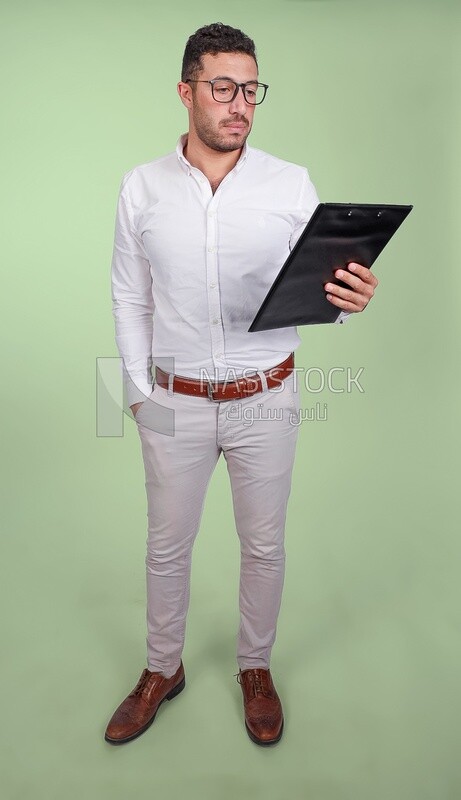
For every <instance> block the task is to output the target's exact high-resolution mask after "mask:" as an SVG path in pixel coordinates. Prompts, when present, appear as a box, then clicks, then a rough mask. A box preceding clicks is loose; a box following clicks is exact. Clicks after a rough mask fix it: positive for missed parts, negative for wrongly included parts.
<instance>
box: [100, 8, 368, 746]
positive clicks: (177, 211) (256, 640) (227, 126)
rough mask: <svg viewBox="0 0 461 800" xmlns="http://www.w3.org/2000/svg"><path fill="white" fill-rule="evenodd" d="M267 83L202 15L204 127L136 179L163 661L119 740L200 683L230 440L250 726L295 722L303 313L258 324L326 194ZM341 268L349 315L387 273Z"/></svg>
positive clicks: (138, 390)
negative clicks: (285, 682) (292, 588)
mask: <svg viewBox="0 0 461 800" xmlns="http://www.w3.org/2000/svg"><path fill="white" fill-rule="evenodd" d="M266 90H267V86H266V85H265V84H262V83H259V82H258V66H257V61H256V53H255V47H254V43H253V41H252V40H251V39H250V38H249V37H248V36H246V35H245V34H244V33H242V32H241V31H239V30H236V29H234V28H231V27H229V26H227V25H223V24H221V23H217V24H213V25H209V26H206V27H204V28H201V29H200V30H198V31H197V32H196V33H195V34H193V35H192V36H191V37H190V38H189V40H188V42H187V45H186V49H185V53H184V59H183V65H182V74H181V81H180V82H179V83H178V93H179V96H180V98H181V101H182V103H183V104H184V106H185V107H186V108H187V111H188V116H189V130H188V133H187V134H185V135H183V136H182V137H181V138H180V140H179V142H178V145H177V148H176V152H175V153H172V154H170V155H168V156H166V157H164V158H159V159H157V160H155V161H153V162H150V163H148V164H144V165H141V166H139V167H135V168H134V169H133V170H131V171H130V172H128V173H127V174H126V175H125V177H124V180H123V182H122V187H121V191H120V197H119V205H118V213H117V223H116V232H115V245H114V254H113V263H112V285H113V301H114V317H115V325H116V341H117V345H118V348H119V352H120V355H121V357H122V359H123V364H124V375H125V380H126V391H127V397H128V404H129V405H130V407H131V410H132V412H133V415H134V416H135V418H136V422H137V427H138V431H139V435H140V439H141V445H142V452H143V459H144V466H145V474H146V490H147V501H148V539H147V557H146V571H147V669H144V670H143V672H142V674H141V677H140V679H139V681H138V683H137V685H136V686H135V688H134V689H133V691H132V692H131V693H130V694H129V695H128V697H127V698H126V699H125V700H124V701H123V702H122V703H121V705H120V706H119V707H118V709H117V710H116V711H115V713H114V715H113V717H112V719H111V720H110V722H109V724H108V726H107V730H106V734H105V739H106V741H108V742H111V743H112V744H121V743H124V742H127V741H130V740H132V739H134V738H135V737H137V736H139V735H140V734H141V733H143V731H145V730H146V729H147V728H148V727H149V725H151V724H152V722H153V720H154V718H155V715H156V712H157V709H158V707H159V705H160V704H161V703H162V702H163V701H164V700H171V699H172V698H173V697H175V696H176V695H177V694H178V693H179V692H181V691H182V689H183V688H184V685H185V678H184V667H183V664H182V661H181V654H182V650H183V645H184V635H185V626H186V614H187V609H188V604H189V578H190V566H191V554H192V547H193V543H194V540H195V537H196V535H197V531H198V528H199V524H200V518H201V513H202V509H203V503H204V498H205V493H206V489H207V485H208V482H209V480H210V478H211V474H212V472H213V469H214V467H215V465H216V463H217V460H218V458H219V456H220V454H221V453H223V455H224V457H225V459H226V462H227V468H228V472H229V476H230V481H231V488H232V497H233V504H234V514H235V522H236V528H237V533H238V535H239V538H240V548H241V565H240V627H239V631H238V641H237V662H238V666H239V672H238V675H237V680H238V682H239V683H240V685H241V687H242V691H243V701H244V716H245V725H246V730H247V732H248V735H249V736H250V738H251V739H252V740H253V741H254V742H255V743H257V744H260V745H271V744H274V743H276V742H278V741H279V739H280V737H281V735H282V731H283V723H284V719H283V712H282V706H281V702H280V698H279V696H278V694H277V692H276V689H275V686H274V683H273V680H272V676H271V672H270V654H271V649H272V645H273V643H274V641H275V634H276V623H277V616H278V613H279V608H280V602H281V595H282V586H283V578H284V568H285V550H284V530H285V516H286V507H287V501H288V496H289V492H290V484H291V472H292V467H293V459H294V454H295V445H296V438H297V431H298V426H297V425H296V424H293V418H294V417H296V414H297V413H298V412H299V397H298V391H297V387H296V385H295V381H294V373H293V351H294V350H295V349H296V347H297V346H298V344H299V342H300V339H299V337H298V335H297V332H296V329H295V328H284V329H279V330H270V331H263V332H258V333H248V327H249V325H250V323H251V321H252V319H253V317H254V315H255V313H256V311H257V309H258V307H259V305H260V303H261V302H262V300H263V298H264V297H265V295H266V293H267V291H268V289H269V287H270V286H271V284H272V282H273V280H274V278H275V276H276V275H277V273H278V271H279V269H280V267H281V265H282V264H283V262H284V261H285V259H286V257H287V256H288V253H289V251H290V249H291V248H292V247H293V245H294V244H295V242H296V241H297V239H298V238H299V236H300V234H301V232H302V230H303V228H304V227H305V225H306V223H307V221H308V219H309V217H310V216H311V214H312V213H313V211H314V209H315V207H316V206H317V204H318V198H317V195H316V192H315V189H314V187H313V185H312V183H311V182H310V180H309V176H308V173H307V171H306V169H304V168H302V167H298V166H296V165H294V164H290V163H287V162H285V161H281V160H279V159H277V158H274V157H273V156H270V155H268V154H266V153H263V152H261V151H259V150H255V149H253V148H250V147H249V146H248V145H247V143H246V140H247V137H248V135H249V133H250V131H251V126H252V121H253V115H254V112H255V107H256V105H258V104H260V103H261V102H262V101H263V100H264V97H265V94H266ZM336 274H337V276H338V277H340V278H341V279H342V281H343V282H344V283H346V284H347V285H348V286H349V287H350V289H346V288H344V287H340V286H336V285H334V284H327V285H326V286H325V290H326V292H327V297H328V299H329V301H330V302H331V303H332V304H333V305H335V306H337V308H338V320H337V321H341V322H342V320H343V318H344V317H345V316H347V315H348V314H349V313H353V312H358V311H362V310H363V309H364V308H365V306H366V305H367V303H368V301H369V300H370V298H371V297H372V295H373V292H374V289H375V287H376V285H377V280H376V278H375V277H374V276H373V274H372V273H371V272H370V271H369V270H368V269H366V268H365V267H363V266H360V265H358V264H355V265H354V264H350V265H349V268H348V270H346V271H340V272H337V273H336ZM152 365H154V366H155V383H154V387H153V390H152V386H151V381H152V373H151V367H152ZM204 376H205V377H204ZM239 378H240V380H239ZM218 522H219V521H218V520H217V523H218ZM223 566H224V565H222V564H217V565H216V568H217V569H223Z"/></svg>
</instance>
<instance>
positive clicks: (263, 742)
mask: <svg viewBox="0 0 461 800" xmlns="http://www.w3.org/2000/svg"><path fill="white" fill-rule="evenodd" d="M283 725H284V720H283V721H282V727H281V728H280V733H279V735H278V736H277V738H276V739H258V737H257V736H255V735H254V733H252V732H251V731H250V729H249V727H248V725H247V724H246V722H245V728H246V731H247V734H248V736H249V737H250V739H251V741H252V742H254V743H255V744H259V745H261V747H270V746H271V745H272V744H277V742H279V741H280V739H281V738H282V733H283Z"/></svg>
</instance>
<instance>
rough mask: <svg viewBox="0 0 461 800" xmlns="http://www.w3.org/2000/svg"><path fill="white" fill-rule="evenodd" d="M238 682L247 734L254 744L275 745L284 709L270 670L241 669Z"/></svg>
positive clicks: (279, 734)
mask: <svg viewBox="0 0 461 800" xmlns="http://www.w3.org/2000/svg"><path fill="white" fill-rule="evenodd" d="M237 681H238V683H239V684H240V686H241V687H242V692H243V706H244V711H245V727H246V729H247V733H248V736H249V737H250V739H251V740H252V741H253V742H256V744H261V745H270V744H276V742H278V741H280V739H281V736H282V732H283V712H282V704H281V702H280V698H279V696H278V694H277V692H276V691H275V686H274V684H273V681H272V676H271V673H270V670H269V669H262V668H260V667H258V668H256V669H244V670H243V672H242V670H240V671H239V672H238V674H237Z"/></svg>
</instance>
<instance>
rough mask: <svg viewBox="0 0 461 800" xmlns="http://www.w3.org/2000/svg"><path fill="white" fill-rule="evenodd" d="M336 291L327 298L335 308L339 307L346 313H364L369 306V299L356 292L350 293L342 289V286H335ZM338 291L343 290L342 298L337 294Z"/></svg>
mask: <svg viewBox="0 0 461 800" xmlns="http://www.w3.org/2000/svg"><path fill="white" fill-rule="evenodd" d="M328 285H330V286H331V285H332V284H327V286H328ZM325 288H327V287H325ZM334 290H335V294H333V293H332V292H329V293H328V294H327V295H326V298H327V300H328V301H329V302H330V303H332V304H333V305H334V306H337V307H338V308H341V309H343V310H344V311H363V309H364V308H365V306H366V305H367V302H368V299H367V298H366V297H363V296H362V295H358V294H357V293H356V292H349V291H348V290H347V289H342V287H341V286H334ZM338 290H341V293H342V295H343V296H341V295H340V294H339V293H336V292H337V291H338Z"/></svg>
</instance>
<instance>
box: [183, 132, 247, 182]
mask: <svg viewBox="0 0 461 800" xmlns="http://www.w3.org/2000/svg"><path fill="white" fill-rule="evenodd" d="M186 142H187V133H183V134H182V135H181V136H180V137H179V139H178V143H177V145H176V154H177V156H178V160H179V163H180V165H181V167H182V169H184V170H185V171H186V172H187V173H188V174H189V175H190V172H191V169H192V165H191V164H189V162H188V160H187V158H186V157H185V155H184V147H185V145H186ZM250 150H251V147H250V146H249V145H248V143H247V142H245V144H244V145H243V147H242V152H241V153H240V158H239V160H238V161H237V163H236V165H235V167H234V169H233V170H232V172H234V171H235V172H239V171H240V170H241V169H242V167H243V165H244V163H245V161H246V160H247V158H248V155H249V153H250Z"/></svg>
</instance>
